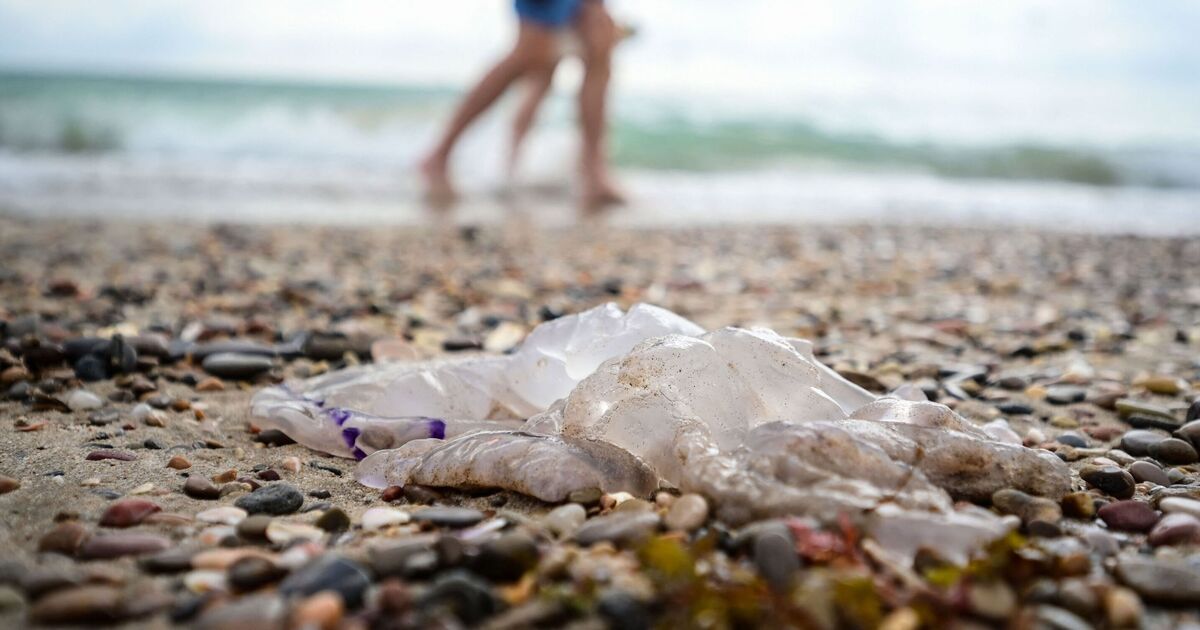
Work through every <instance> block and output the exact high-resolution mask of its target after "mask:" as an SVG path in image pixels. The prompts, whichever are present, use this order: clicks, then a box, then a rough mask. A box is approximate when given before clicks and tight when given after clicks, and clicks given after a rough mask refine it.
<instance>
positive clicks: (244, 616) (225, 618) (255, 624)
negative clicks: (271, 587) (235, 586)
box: [195, 593, 287, 630]
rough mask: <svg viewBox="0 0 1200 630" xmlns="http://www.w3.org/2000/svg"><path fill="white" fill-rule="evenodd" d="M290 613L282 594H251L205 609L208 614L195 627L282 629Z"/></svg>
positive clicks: (201, 629)
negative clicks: (280, 595)
mask: <svg viewBox="0 0 1200 630" xmlns="http://www.w3.org/2000/svg"><path fill="white" fill-rule="evenodd" d="M286 614H287V606H286V605H285V604H284V602H283V599H282V598H280V597H279V596H278V595H276V594H274V593H268V594H264V595H251V596H249V597H243V598H241V599H237V600H234V601H232V602H230V603H228V604H225V605H223V606H213V607H209V608H207V609H205V611H204V614H203V615H201V617H200V618H199V619H197V620H196V623H195V627H196V628H197V630H235V629H240V628H261V629H263V630H278V629H279V628H282V627H283V625H284V618H285V616H286Z"/></svg>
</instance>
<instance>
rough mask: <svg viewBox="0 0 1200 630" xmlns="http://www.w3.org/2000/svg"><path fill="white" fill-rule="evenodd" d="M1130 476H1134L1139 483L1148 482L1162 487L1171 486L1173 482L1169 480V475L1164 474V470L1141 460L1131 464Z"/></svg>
mask: <svg viewBox="0 0 1200 630" xmlns="http://www.w3.org/2000/svg"><path fill="white" fill-rule="evenodd" d="M1129 474H1131V475H1133V478H1134V479H1136V480H1137V481H1148V482H1150V483H1153V484H1156V485H1160V486H1169V485H1171V480H1170V479H1169V478H1167V473H1165V472H1163V469H1162V468H1159V467H1158V466H1156V465H1154V464H1152V463H1150V462H1147V461H1141V460H1139V461H1136V462H1133V463H1132V464H1130V465H1129Z"/></svg>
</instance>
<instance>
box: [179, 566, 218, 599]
mask: <svg viewBox="0 0 1200 630" xmlns="http://www.w3.org/2000/svg"><path fill="white" fill-rule="evenodd" d="M183 586H184V587H185V588H187V590H189V591H191V592H192V593H198V594H201V595H202V594H204V593H223V592H225V591H227V590H229V579H228V578H227V577H226V576H225V573H223V572H221V571H214V570H212V569H205V570H196V571H190V572H188V574H187V575H185V576H183Z"/></svg>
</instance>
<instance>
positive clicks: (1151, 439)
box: [1121, 429, 1167, 457]
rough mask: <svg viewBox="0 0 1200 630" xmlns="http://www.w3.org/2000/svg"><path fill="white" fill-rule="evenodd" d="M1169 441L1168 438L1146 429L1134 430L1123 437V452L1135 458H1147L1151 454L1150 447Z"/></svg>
mask: <svg viewBox="0 0 1200 630" xmlns="http://www.w3.org/2000/svg"><path fill="white" fill-rule="evenodd" d="M1165 439H1167V436H1165V435H1163V434H1161V433H1159V432H1157V431H1148V430H1146V429H1133V430H1131V431H1126V432H1125V435H1123V436H1121V450H1123V451H1125V452H1126V453H1129V454H1130V455H1133V456H1135V457H1146V456H1148V455H1149V454H1150V445H1151V444H1155V443H1157V442H1161V441H1163V440H1165Z"/></svg>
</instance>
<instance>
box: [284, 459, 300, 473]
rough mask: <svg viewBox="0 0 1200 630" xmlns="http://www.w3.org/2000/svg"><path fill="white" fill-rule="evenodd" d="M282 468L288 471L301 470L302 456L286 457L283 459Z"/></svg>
mask: <svg viewBox="0 0 1200 630" xmlns="http://www.w3.org/2000/svg"><path fill="white" fill-rule="evenodd" d="M282 468H283V469H284V470H286V471H288V472H300V458H299V457H285V458H284V459H283V464H282Z"/></svg>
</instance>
